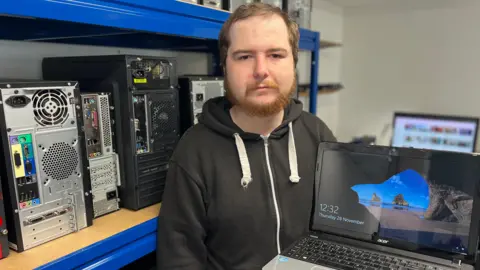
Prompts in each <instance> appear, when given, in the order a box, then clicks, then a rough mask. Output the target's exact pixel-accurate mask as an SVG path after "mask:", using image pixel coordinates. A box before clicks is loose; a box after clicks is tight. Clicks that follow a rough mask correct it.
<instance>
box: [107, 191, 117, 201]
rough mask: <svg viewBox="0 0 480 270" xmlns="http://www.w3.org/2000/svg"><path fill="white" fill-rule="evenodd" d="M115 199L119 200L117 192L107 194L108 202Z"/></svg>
mask: <svg viewBox="0 0 480 270" xmlns="http://www.w3.org/2000/svg"><path fill="white" fill-rule="evenodd" d="M115 198H117V192H116V191H115V190H114V191H110V192H107V200H108V201H110V200H113V199H115Z"/></svg>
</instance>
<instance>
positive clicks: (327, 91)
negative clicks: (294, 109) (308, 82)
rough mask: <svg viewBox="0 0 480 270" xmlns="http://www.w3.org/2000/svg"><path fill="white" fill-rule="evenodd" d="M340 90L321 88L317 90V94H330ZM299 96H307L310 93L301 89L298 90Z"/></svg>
mask: <svg viewBox="0 0 480 270" xmlns="http://www.w3.org/2000/svg"><path fill="white" fill-rule="evenodd" d="M338 91H340V89H322V90H321V91H318V92H317V95H323V94H331V93H335V92H338ZM299 96H301V97H309V96H310V93H309V91H301V92H299Z"/></svg>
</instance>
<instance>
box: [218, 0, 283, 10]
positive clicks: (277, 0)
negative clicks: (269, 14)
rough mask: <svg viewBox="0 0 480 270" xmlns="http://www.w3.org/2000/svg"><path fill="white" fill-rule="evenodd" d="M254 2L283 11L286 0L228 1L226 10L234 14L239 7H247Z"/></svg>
mask: <svg viewBox="0 0 480 270" xmlns="http://www.w3.org/2000/svg"><path fill="white" fill-rule="evenodd" d="M254 2H262V3H265V4H270V5H272V6H275V7H278V8H280V9H283V8H284V5H285V4H284V2H286V0H228V2H227V3H228V5H229V9H228V10H229V11H230V12H234V11H235V10H236V9H237V8H238V7H239V6H241V5H248V4H250V3H254Z"/></svg>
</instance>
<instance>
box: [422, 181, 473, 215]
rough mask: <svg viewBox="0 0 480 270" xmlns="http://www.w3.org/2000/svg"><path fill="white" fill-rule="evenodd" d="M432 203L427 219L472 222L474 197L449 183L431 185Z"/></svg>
mask: <svg viewBox="0 0 480 270" xmlns="http://www.w3.org/2000/svg"><path fill="white" fill-rule="evenodd" d="M429 194H430V204H429V205H428V208H427V210H426V211H425V215H424V217H425V219H430V220H438V221H448V222H458V223H462V224H469V223H470V215H471V213H472V207H473V198H472V197H471V196H469V195H468V194H466V193H464V192H462V191H459V190H456V189H454V188H453V187H450V186H447V185H435V184H430V185H429Z"/></svg>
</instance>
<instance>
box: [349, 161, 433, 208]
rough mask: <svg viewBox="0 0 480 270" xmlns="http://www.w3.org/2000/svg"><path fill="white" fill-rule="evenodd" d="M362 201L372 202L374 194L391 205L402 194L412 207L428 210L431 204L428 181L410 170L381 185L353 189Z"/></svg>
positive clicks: (364, 185) (361, 186) (359, 186)
mask: <svg viewBox="0 0 480 270" xmlns="http://www.w3.org/2000/svg"><path fill="white" fill-rule="evenodd" d="M352 190H354V191H355V192H357V194H358V197H359V198H360V200H361V201H362V200H363V201H365V200H366V201H370V200H371V199H372V195H373V193H375V194H376V195H377V196H378V197H380V198H381V201H382V202H383V203H384V204H391V203H392V202H393V199H394V198H395V196H397V195H398V194H402V195H403V198H404V199H405V201H407V202H408V204H409V206H410V207H419V208H424V209H426V208H427V207H428V204H429V192H428V184H427V181H426V180H425V179H424V178H423V177H422V175H420V174H419V173H418V172H416V171H414V170H411V169H408V170H405V171H403V172H400V173H398V174H396V175H394V176H392V177H390V178H389V179H387V180H386V181H385V182H383V183H381V184H360V185H355V186H353V187H352Z"/></svg>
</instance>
